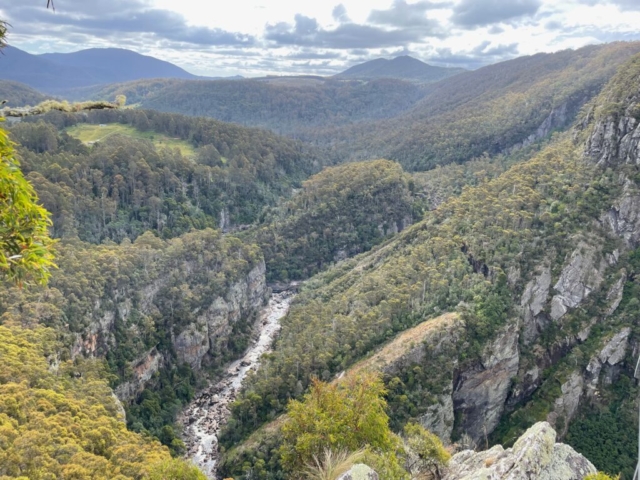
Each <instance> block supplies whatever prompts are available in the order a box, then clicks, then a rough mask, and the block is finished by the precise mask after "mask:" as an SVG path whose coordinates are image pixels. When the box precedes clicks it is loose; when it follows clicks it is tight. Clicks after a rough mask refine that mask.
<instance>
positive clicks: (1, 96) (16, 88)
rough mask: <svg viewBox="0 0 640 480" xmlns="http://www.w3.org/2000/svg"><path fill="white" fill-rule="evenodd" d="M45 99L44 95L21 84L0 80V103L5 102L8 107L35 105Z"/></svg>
mask: <svg viewBox="0 0 640 480" xmlns="http://www.w3.org/2000/svg"><path fill="white" fill-rule="evenodd" d="M46 99H47V97H46V96H45V95H43V94H42V93H40V92H38V91H37V90H34V89H33V88H31V87H28V86H26V85H23V84H22V83H18V82H12V81H10V80H0V102H3V101H5V102H7V106H9V107H23V106H25V105H37V104H39V103H40V102H43V101H44V100H46Z"/></svg>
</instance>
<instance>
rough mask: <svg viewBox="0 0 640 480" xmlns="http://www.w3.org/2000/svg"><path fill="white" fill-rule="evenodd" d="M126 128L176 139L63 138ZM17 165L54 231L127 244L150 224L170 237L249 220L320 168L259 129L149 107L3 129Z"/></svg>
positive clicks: (53, 117)
mask: <svg viewBox="0 0 640 480" xmlns="http://www.w3.org/2000/svg"><path fill="white" fill-rule="evenodd" d="M83 122H88V123H93V124H107V123H119V124H124V125H130V126H133V127H134V128H136V129H138V130H140V131H152V132H153V131H155V132H158V133H162V134H165V135H167V136H169V137H172V138H173V137H175V138H178V139H183V140H185V141H187V142H188V143H190V144H191V145H193V147H194V148H195V149H197V154H196V158H195V161H194V159H191V158H185V157H183V156H182V155H181V153H180V152H179V151H177V150H172V149H157V148H156V147H154V145H153V144H152V143H151V142H148V141H144V140H139V139H134V138H130V137H123V136H117V135H114V136H109V137H108V139H107V140H105V141H103V142H98V143H96V144H95V145H93V146H86V145H83V144H81V143H80V142H78V141H77V140H75V139H74V138H71V137H69V136H68V135H66V134H65V132H64V129H65V128H68V127H71V126H73V125H76V124H78V123H83ZM11 135H12V137H13V138H14V140H15V141H16V142H18V143H19V144H20V145H22V148H20V149H19V152H20V156H21V159H22V165H23V169H24V171H25V173H27V174H28V178H29V179H30V180H31V181H32V183H33V184H34V186H35V187H36V190H37V191H38V194H39V196H40V198H41V200H42V202H43V203H44V206H45V207H46V208H47V209H48V210H49V211H50V212H51V213H52V215H53V220H54V226H53V234H54V236H56V237H65V236H75V235H78V236H79V237H80V238H81V239H82V240H86V241H89V242H100V241H102V240H104V239H106V238H109V239H111V240H114V241H116V242H120V241H121V240H122V239H123V238H125V237H126V238H129V239H130V240H134V239H135V238H136V237H137V236H138V235H140V234H141V233H143V232H144V231H146V230H149V229H153V230H156V231H157V232H158V234H159V235H161V236H162V237H163V238H171V237H173V236H177V235H180V234H182V233H185V232H187V231H189V230H190V229H191V228H199V229H201V228H205V227H223V228H226V227H228V226H231V225H238V224H247V223H251V222H253V221H255V220H256V219H257V216H258V214H259V213H260V212H261V210H262V208H263V207H265V206H266V205H274V204H275V203H276V201H277V200H278V198H279V197H280V196H286V195H288V194H289V191H290V188H291V187H292V186H295V185H297V184H298V183H299V182H300V181H301V180H302V179H304V178H305V177H307V176H308V175H309V174H311V173H312V172H313V171H314V170H317V169H319V167H320V158H319V156H317V155H316V154H315V153H314V152H313V151H311V150H310V149H308V148H303V147H302V146H301V145H299V144H297V143H295V142H292V141H290V140H286V139H284V138H281V137H277V136H275V135H273V134H270V133H268V132H265V131H259V130H247V129H243V128H241V127H236V126H233V125H228V124H223V123H220V122H216V121H213V120H206V119H194V118H190V117H184V116H180V115H170V114H161V113H158V112H153V111H140V110H122V111H119V112H108V111H103V112H93V113H89V114H76V115H74V114H61V113H51V114H48V115H46V116H44V119H43V120H41V119H36V120H33V121H31V122H22V123H19V124H16V125H14V126H13V127H12V128H11Z"/></svg>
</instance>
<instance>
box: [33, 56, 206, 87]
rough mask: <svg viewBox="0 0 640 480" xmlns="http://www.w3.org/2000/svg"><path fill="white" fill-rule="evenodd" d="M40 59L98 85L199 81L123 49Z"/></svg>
mask: <svg viewBox="0 0 640 480" xmlns="http://www.w3.org/2000/svg"><path fill="white" fill-rule="evenodd" d="M39 57H41V58H45V59H47V60H49V61H52V62H54V63H57V64H59V65H65V66H69V67H75V68H81V69H83V70H85V71H87V72H88V73H90V74H92V75H94V76H97V77H99V78H100V80H101V82H100V83H119V82H128V81H131V80H140V79H143V78H182V79H195V78H198V77H197V76H196V75H192V74H191V73H189V72H187V71H186V70H183V69H182V68H180V67H178V66H176V65H174V64H173V63H169V62H165V61H164V60H159V59H157V58H155V57H150V56H148V55H141V54H139V53H136V52H133V51H131V50H126V49H123V48H90V49H88V50H80V51H79V52H73V53H45V54H43V55H39Z"/></svg>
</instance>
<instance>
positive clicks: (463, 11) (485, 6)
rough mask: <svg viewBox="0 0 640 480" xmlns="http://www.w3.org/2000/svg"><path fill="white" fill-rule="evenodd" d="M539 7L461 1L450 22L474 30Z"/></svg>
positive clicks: (530, 2)
mask: <svg viewBox="0 0 640 480" xmlns="http://www.w3.org/2000/svg"><path fill="white" fill-rule="evenodd" d="M619 1H622V0H619ZM541 5H542V2H541V1H540V0H508V1H504V0H462V1H461V2H460V3H459V4H458V5H456V6H455V7H454V9H453V16H452V17H451V20H452V21H453V23H455V24H456V25H458V26H461V27H464V28H475V27H481V26H485V25H491V24H493V23H498V22H504V21H506V20H512V19H516V18H520V17H524V16H530V15H533V14H535V13H536V12H537V11H538V9H539V8H540V6H541Z"/></svg>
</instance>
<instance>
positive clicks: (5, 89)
mask: <svg viewBox="0 0 640 480" xmlns="http://www.w3.org/2000/svg"><path fill="white" fill-rule="evenodd" d="M0 48H2V47H1V45H0ZM46 99H47V97H46V96H45V95H43V94H42V93H40V92H38V91H37V90H34V89H33V88H31V87H29V86H27V85H24V84H22V83H18V82H12V81H11V80H0V101H3V100H4V101H6V102H7V106H9V107H24V106H26V105H37V104H38V103H41V102H43V101H44V100H46Z"/></svg>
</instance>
